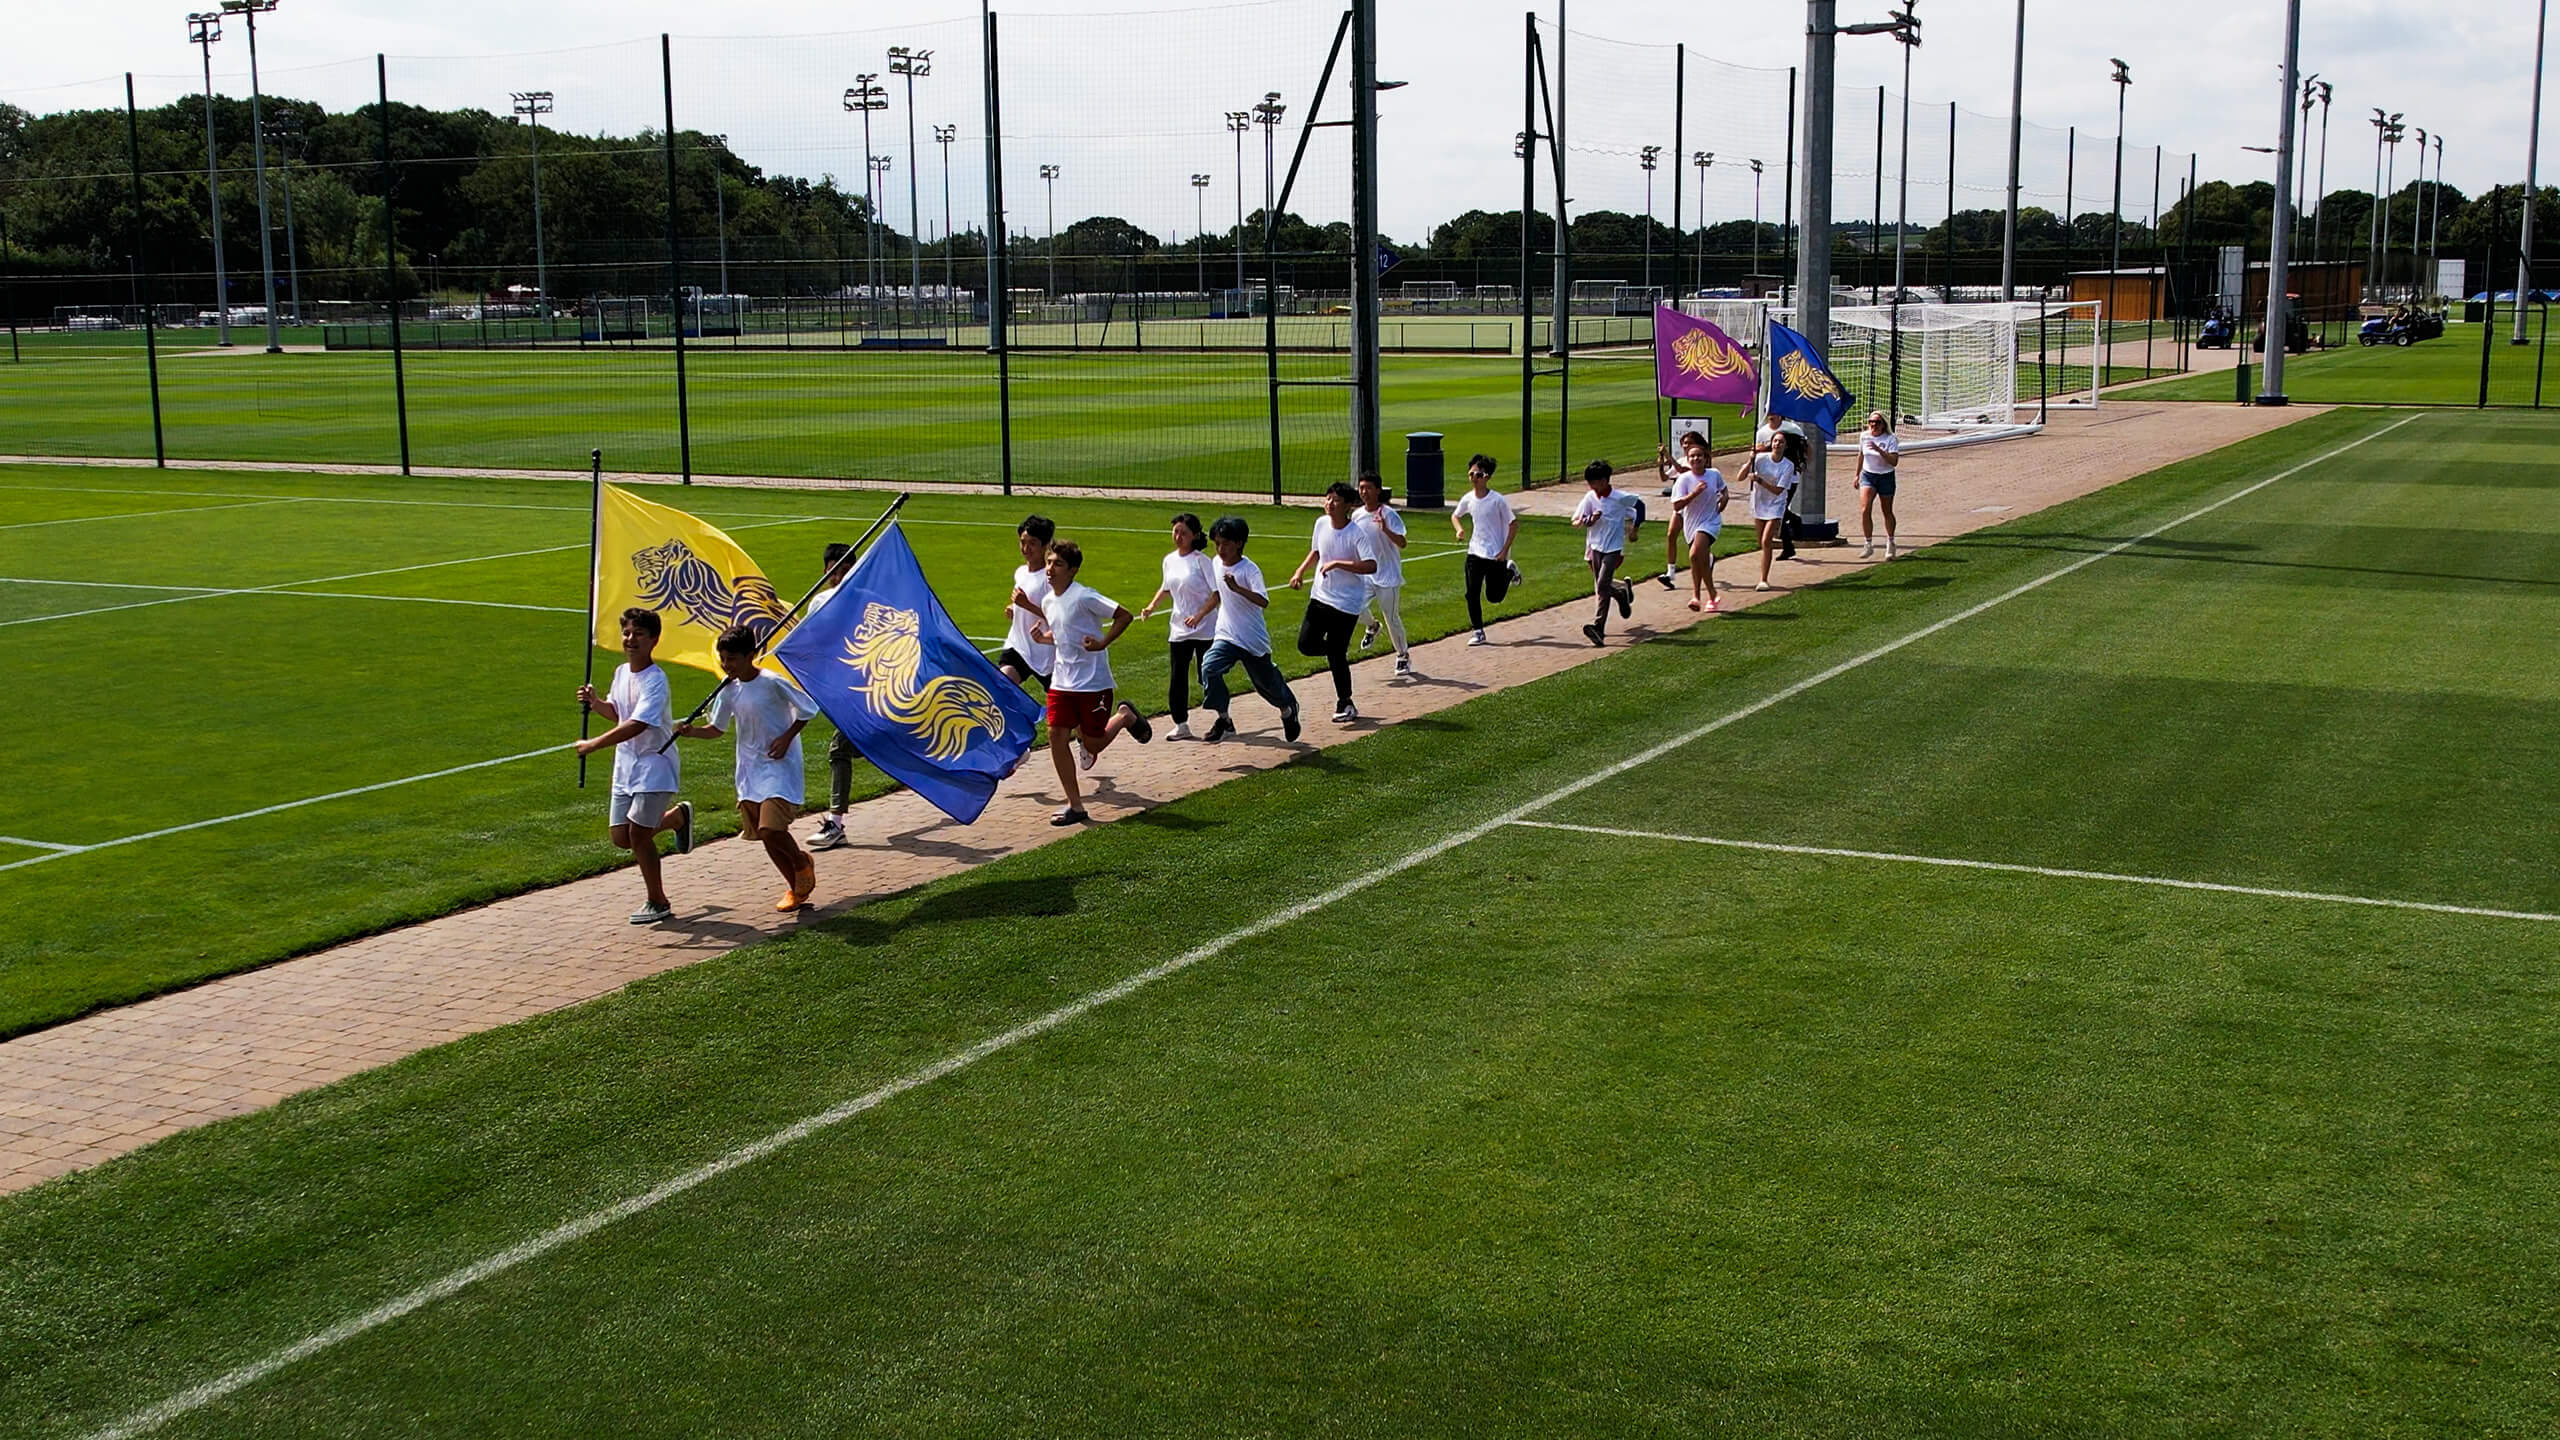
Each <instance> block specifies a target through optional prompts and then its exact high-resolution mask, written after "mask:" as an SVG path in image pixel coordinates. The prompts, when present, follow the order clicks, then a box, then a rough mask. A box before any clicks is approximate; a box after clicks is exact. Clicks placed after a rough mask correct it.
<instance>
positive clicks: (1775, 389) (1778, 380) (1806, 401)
mask: <svg viewBox="0 0 2560 1440" xmlns="http://www.w3.org/2000/svg"><path fill="white" fill-rule="evenodd" d="M1853 403H1855V400H1854V397H1852V396H1851V395H1850V394H1849V390H1848V387H1847V386H1845V385H1842V384H1841V383H1840V377H1839V376H1837V375H1834V374H1832V373H1831V368H1830V367H1829V366H1827V365H1825V364H1823V363H1822V356H1821V354H1820V353H1819V352H1818V351H1816V350H1815V349H1814V348H1813V342H1812V341H1810V340H1807V339H1806V338H1804V336H1803V335H1802V334H1800V333H1798V332H1797V331H1794V330H1790V329H1788V328H1787V327H1786V326H1784V325H1781V324H1779V323H1777V322H1776V321H1774V320H1772V321H1770V322H1769V413H1770V414H1772V415H1776V416H1778V417H1780V418H1782V419H1787V420H1801V421H1803V422H1804V423H1806V424H1808V425H1811V426H1814V427H1815V428H1817V429H1819V430H1820V431H1821V432H1822V438H1823V439H1825V440H1836V439H1838V438H1839V437H1840V417H1841V416H1842V415H1845V414H1847V413H1848V411H1849V407H1850V405H1852V404H1853Z"/></svg>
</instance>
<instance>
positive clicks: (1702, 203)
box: [1689, 150, 1760, 290]
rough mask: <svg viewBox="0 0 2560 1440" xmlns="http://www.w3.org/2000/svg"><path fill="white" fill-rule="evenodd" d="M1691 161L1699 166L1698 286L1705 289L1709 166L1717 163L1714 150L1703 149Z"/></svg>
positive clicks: (1755, 265)
mask: <svg viewBox="0 0 2560 1440" xmlns="http://www.w3.org/2000/svg"><path fill="white" fill-rule="evenodd" d="M1689 163H1690V164H1692V165H1695V166H1697V167H1698V288H1699V289H1701V290H1704V289H1706V288H1707V167H1708V166H1710V165H1713V164H1714V163H1716V157H1715V154H1714V152H1712V151H1708V150H1701V151H1698V152H1697V153H1696V154H1694V155H1692V156H1690V157H1689ZM1751 268H1753V269H1754V270H1757V269H1759V268H1760V267H1759V265H1758V264H1757V263H1755V264H1753V266H1752V267H1751Z"/></svg>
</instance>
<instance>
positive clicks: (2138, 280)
mask: <svg viewBox="0 0 2560 1440" xmlns="http://www.w3.org/2000/svg"><path fill="white" fill-rule="evenodd" d="M2169 299H2170V297H2169V269H2168V267H2167V266H2165V265H2145V266H2141V267H2138V268H2127V269H2123V270H2074V271H2072V272H2071V300H2072V303H2074V304H2086V303H2088V302H2090V301H2093V300H2094V301H2096V302H2097V303H2098V304H2100V305H2102V306H2104V307H2106V308H2105V309H2104V310H2102V311H2101V312H2100V313H2101V314H2103V315H2105V316H2106V317H2107V318H2108V319H2109V320H2166V319H2168V318H2169Z"/></svg>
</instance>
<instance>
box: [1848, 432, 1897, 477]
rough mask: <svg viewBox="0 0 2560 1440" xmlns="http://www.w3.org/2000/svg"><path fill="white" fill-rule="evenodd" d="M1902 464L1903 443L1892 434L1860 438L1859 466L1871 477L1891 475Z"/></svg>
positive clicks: (1862, 436)
mask: <svg viewBox="0 0 2560 1440" xmlns="http://www.w3.org/2000/svg"><path fill="white" fill-rule="evenodd" d="M1901 463H1902V441H1901V440H1900V438H1898V437H1896V436H1895V435H1894V434H1892V432H1890V431H1888V432H1886V433H1885V434H1882V435H1861V436H1859V437H1858V464H1859V466H1860V467H1861V468H1862V469H1864V470H1865V471H1866V473H1868V474H1870V475H1890V474H1892V473H1893V467H1894V466H1896V465H1899V464H1901Z"/></svg>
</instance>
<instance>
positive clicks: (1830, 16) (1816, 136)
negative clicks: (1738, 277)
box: [1795, 0, 1838, 534]
mask: <svg viewBox="0 0 2560 1440" xmlns="http://www.w3.org/2000/svg"><path fill="white" fill-rule="evenodd" d="M1804 9H1805V27H1804V130H1803V136H1804V140H1803V144H1804V164H1803V166H1802V171H1801V173H1802V175H1803V177H1804V179H1803V184H1804V194H1803V196H1802V199H1803V202H1804V205H1803V213H1802V216H1801V218H1800V219H1799V220H1798V222H1797V223H1798V224H1799V225H1800V227H1801V229H1800V231H1799V232H1798V233H1799V234H1800V235H1801V237H1802V240H1801V243H1800V244H1799V246H1798V248H1797V251H1796V255H1797V259H1796V314H1795V321H1796V324H1795V328H1796V329H1797V330H1799V331H1801V332H1802V333H1803V334H1804V335H1805V337H1806V338H1808V339H1810V340H1811V341H1813V343H1814V344H1816V345H1818V346H1821V347H1823V348H1824V349H1825V350H1828V349H1829V348H1830V344H1831V130H1832V114H1831V100H1832V95H1831V91H1832V84H1833V81H1832V52H1833V50H1834V49H1835V48H1836V46H1837V44H1838V35H1837V31H1836V29H1835V26H1834V22H1835V20H1836V18H1837V12H1838V6H1837V0H1805V7H1804ZM1824 358H1825V359H1828V358H1829V357H1828V356H1827V355H1826V356H1825V357H1824ZM1806 448H1807V449H1808V450H1809V451H1810V452H1811V454H1810V457H1809V459H1810V463H1808V464H1807V465H1806V466H1805V471H1804V475H1803V476H1802V478H1801V481H1800V483H1799V485H1798V487H1797V490H1796V513H1797V514H1799V515H1801V516H1802V517H1804V522H1805V525H1806V528H1807V529H1808V530H1813V531H1816V532H1817V533H1823V534H1830V533H1836V527H1833V526H1831V525H1830V524H1829V523H1828V521H1829V515H1830V512H1829V510H1828V508H1827V506H1826V504H1825V500H1826V497H1825V495H1824V491H1823V480H1824V476H1825V473H1826V471H1827V469H1828V466H1829V458H1830V457H1829V452H1828V450H1827V449H1826V447H1824V446H1823V445H1822V444H1820V443H1819V442H1817V443H1815V444H1812V445H1809V446H1807V447H1806Z"/></svg>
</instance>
